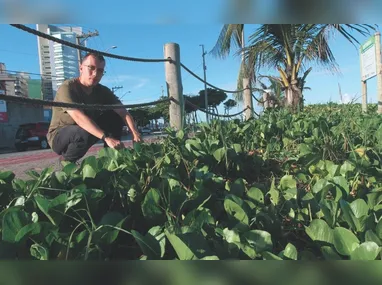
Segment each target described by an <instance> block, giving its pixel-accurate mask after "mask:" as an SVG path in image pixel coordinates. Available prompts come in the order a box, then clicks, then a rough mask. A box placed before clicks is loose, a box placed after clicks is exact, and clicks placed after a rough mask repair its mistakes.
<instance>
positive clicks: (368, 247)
mask: <svg viewBox="0 0 382 285" xmlns="http://www.w3.org/2000/svg"><path fill="white" fill-rule="evenodd" d="M380 251H381V248H380V247H379V246H378V245H377V244H376V243H375V242H372V241H367V242H364V243H362V244H361V245H360V246H358V247H357V248H356V249H354V250H353V252H352V253H351V254H350V259H351V260H375V259H376V258H377V256H378V254H379V252H380Z"/></svg>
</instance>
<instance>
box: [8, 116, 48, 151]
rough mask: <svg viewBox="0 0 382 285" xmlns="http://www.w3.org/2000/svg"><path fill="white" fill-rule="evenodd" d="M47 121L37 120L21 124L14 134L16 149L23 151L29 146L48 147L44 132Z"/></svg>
mask: <svg viewBox="0 0 382 285" xmlns="http://www.w3.org/2000/svg"><path fill="white" fill-rule="evenodd" d="M48 129H49V123H48V122H37V123H30V124H22V125H20V126H19V128H18V129H17V132H16V136H15V147H16V149H17V151H25V150H27V149H28V148H29V147H39V148H41V149H47V148H49V147H50V146H49V144H48V141H47V139H46V134H47V133H48Z"/></svg>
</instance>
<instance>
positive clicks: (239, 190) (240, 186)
mask: <svg viewBox="0 0 382 285" xmlns="http://www.w3.org/2000/svg"><path fill="white" fill-rule="evenodd" d="M229 191H230V192H231V193H232V194H233V195H236V196H237V197H243V195H244V192H245V184H244V179H242V178H239V179H236V180H235V182H234V183H232V184H231V188H230V190H229Z"/></svg>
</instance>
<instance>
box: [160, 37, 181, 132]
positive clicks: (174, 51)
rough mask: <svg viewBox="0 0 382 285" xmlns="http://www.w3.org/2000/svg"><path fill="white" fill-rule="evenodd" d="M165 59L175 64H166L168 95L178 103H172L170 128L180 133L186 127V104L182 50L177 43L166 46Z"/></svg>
mask: <svg viewBox="0 0 382 285" xmlns="http://www.w3.org/2000/svg"><path fill="white" fill-rule="evenodd" d="M164 58H165V59H167V58H171V59H172V60H173V62H169V61H166V62H165V72H166V85H167V94H168V96H169V97H172V98H174V99H175V100H176V102H174V101H171V102H170V126H171V127H172V128H174V129H175V130H177V131H179V130H182V129H183V125H184V102H183V86H182V76H181V72H180V48H179V45H178V44H176V43H167V44H165V45H164Z"/></svg>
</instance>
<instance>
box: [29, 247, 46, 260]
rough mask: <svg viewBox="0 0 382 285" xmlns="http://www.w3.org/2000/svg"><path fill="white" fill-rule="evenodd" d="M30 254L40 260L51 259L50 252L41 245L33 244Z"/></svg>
mask: <svg viewBox="0 0 382 285" xmlns="http://www.w3.org/2000/svg"><path fill="white" fill-rule="evenodd" d="M30 253H31V255H32V256H33V257H35V258H37V259H38V260H48V259H49V250H48V249H47V248H46V247H44V246H42V245H39V244H36V243H35V244H32V246H31V248H30Z"/></svg>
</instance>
